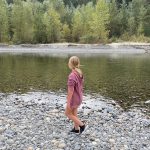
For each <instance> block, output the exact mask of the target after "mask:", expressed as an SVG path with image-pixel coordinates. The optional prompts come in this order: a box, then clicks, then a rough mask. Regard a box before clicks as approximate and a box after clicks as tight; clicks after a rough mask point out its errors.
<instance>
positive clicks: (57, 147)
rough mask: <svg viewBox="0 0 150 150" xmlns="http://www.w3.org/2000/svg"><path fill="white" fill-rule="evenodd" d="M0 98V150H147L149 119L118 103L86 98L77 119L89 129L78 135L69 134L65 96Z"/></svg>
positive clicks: (53, 94)
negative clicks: (84, 122)
mask: <svg viewBox="0 0 150 150" xmlns="http://www.w3.org/2000/svg"><path fill="white" fill-rule="evenodd" d="M16 97H17V99H15V98H16ZM0 98H1V101H0V112H1V113H0V149H2V150H5V149H15V150H20V149H25V150H42V149H45V150H99V149H104V150H105V149H114V150H121V149H122V150H129V149H133V150H134V149H137V150H138V149H139V150H140V149H142V150H149V147H150V144H149V140H150V138H149V135H150V131H149V126H150V120H149V117H148V116H146V115H145V114H143V113H142V112H140V111H139V110H133V109H131V110H128V111H123V110H122V108H121V107H119V106H118V105H117V104H115V105H114V103H112V104H111V103H107V102H105V101H104V99H103V100H102V101H101V100H100V99H98V100H96V99H94V101H92V100H93V99H90V97H89V96H85V97H84V99H85V101H86V103H84V104H83V107H81V108H79V113H78V116H79V117H80V118H81V120H86V121H87V124H88V126H89V127H88V129H87V130H86V131H85V132H83V134H81V135H77V134H70V133H68V132H69V131H70V130H71V129H72V126H73V124H72V121H70V120H69V119H67V118H66V116H65V114H64V109H65V103H66V96H61V95H60V96H59V94H58V95H55V93H46V92H45V93H43V92H33V93H32V92H31V93H27V94H22V95H21V94H20V95H19V94H17V95H15V94H10V95H8V96H7V98H3V97H1V96H0ZM38 99H39V100H38ZM15 101H17V102H18V101H20V102H19V105H16V104H17V103H15ZM20 104H21V107H20ZM94 104H96V105H95V107H93V106H92V105H94ZM8 112H9V113H8ZM85 114H87V115H85Z"/></svg>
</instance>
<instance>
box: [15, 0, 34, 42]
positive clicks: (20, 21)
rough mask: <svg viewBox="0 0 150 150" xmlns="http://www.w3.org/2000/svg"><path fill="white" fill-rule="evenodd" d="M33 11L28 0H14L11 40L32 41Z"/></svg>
mask: <svg viewBox="0 0 150 150" xmlns="http://www.w3.org/2000/svg"><path fill="white" fill-rule="evenodd" d="M33 21H34V20H33V11H32V3H31V1H30V0H27V2H24V1H20V0H14V4H13V6H12V24H13V32H14V36H13V41H14V42H16V43H30V42H32V41H33V31H34V29H33Z"/></svg>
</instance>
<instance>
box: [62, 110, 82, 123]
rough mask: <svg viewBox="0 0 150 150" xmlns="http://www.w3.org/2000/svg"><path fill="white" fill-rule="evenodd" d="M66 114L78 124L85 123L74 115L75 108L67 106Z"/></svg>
mask: <svg viewBox="0 0 150 150" xmlns="http://www.w3.org/2000/svg"><path fill="white" fill-rule="evenodd" d="M65 115H66V116H67V117H68V118H69V119H70V120H72V121H73V122H74V124H76V125H78V126H83V125H84V124H83V123H82V122H81V121H80V119H79V118H78V117H76V116H74V115H73V110H72V109H69V108H68V107H66V110H65Z"/></svg>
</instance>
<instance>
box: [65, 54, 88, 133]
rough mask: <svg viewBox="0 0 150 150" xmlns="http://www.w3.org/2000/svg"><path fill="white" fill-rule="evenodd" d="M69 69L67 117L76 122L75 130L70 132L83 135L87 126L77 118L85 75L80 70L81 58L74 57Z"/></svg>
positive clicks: (69, 63)
mask: <svg viewBox="0 0 150 150" xmlns="http://www.w3.org/2000/svg"><path fill="white" fill-rule="evenodd" d="M68 67H69V68H70V69H71V70H72V72H71V73H70V74H69V76H68V82H67V85H68V94H67V106H66V110H65V115H66V116H67V117H68V118H69V119H71V120H72V121H73V122H74V128H73V129H72V130H71V131H70V132H74V133H80V134H81V133H82V132H83V131H84V130H85V126H86V125H85V124H84V123H83V122H82V121H81V120H80V119H79V118H78V116H77V109H78V107H79V106H80V104H81V102H82V97H83V74H82V71H81V69H80V60H79V58H78V57H77V56H72V57H71V58H70V59H69V62H68Z"/></svg>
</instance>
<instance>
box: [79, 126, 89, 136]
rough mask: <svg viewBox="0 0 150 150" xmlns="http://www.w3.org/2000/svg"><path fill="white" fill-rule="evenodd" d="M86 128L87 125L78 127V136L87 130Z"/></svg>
mask: <svg viewBox="0 0 150 150" xmlns="http://www.w3.org/2000/svg"><path fill="white" fill-rule="evenodd" d="M87 127H88V126H87V125H85V124H84V125H83V126H80V134H81V133H82V132H83V131H85V129H86V128H87Z"/></svg>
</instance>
